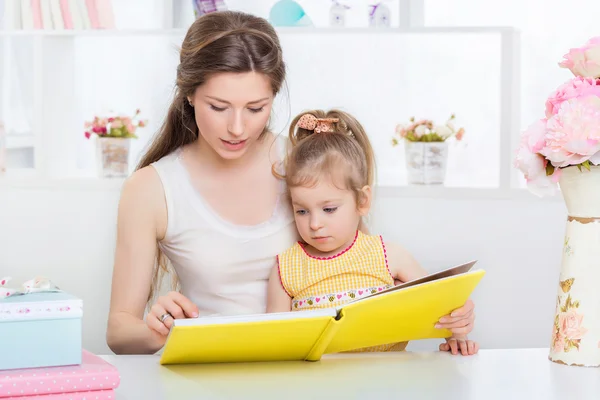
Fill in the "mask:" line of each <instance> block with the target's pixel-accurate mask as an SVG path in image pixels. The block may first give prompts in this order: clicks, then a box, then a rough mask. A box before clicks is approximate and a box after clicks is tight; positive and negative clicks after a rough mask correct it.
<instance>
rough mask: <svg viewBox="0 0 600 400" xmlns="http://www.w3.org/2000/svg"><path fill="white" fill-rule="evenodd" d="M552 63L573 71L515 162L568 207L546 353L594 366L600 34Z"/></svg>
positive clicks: (599, 271)
mask: <svg viewBox="0 0 600 400" xmlns="http://www.w3.org/2000/svg"><path fill="white" fill-rule="evenodd" d="M559 66H560V67H562V68H567V69H569V70H570V71H571V72H572V73H573V75H574V77H573V78H571V79H569V80H568V81H566V82H564V83H563V84H562V85H560V86H559V87H558V88H557V89H556V90H555V91H554V92H553V93H552V94H551V95H550V96H549V97H548V99H547V100H546V107H545V115H544V117H543V118H540V119H539V120H537V121H535V122H534V123H533V124H531V126H529V127H528V129H526V130H525V131H524V132H523V133H522V136H521V143H520V145H519V147H518V149H517V152H516V156H515V160H514V162H515V166H516V167H517V168H518V169H519V170H520V171H521V172H522V173H523V175H524V177H525V180H526V182H527V187H528V189H529V190H530V191H531V192H532V193H534V194H536V195H538V196H540V197H541V196H544V195H553V194H554V193H555V192H557V191H558V190H559V189H560V191H561V193H562V196H563V199H564V201H565V205H566V208H567V213H568V217H567V223H566V224H567V226H566V232H565V238H564V245H563V252H562V262H561V271H560V276H559V285H558V288H557V293H558V297H557V300H556V310H555V317H554V323H553V327H552V338H551V345H550V355H549V358H550V359H551V360H552V361H555V362H557V363H561V364H567V365H582V366H600V290H598V288H597V287H596V286H595V284H596V283H600V268H598V260H600V243H599V242H598V238H599V237H600V166H599V165H600V37H598V38H593V39H591V40H589V41H588V42H587V43H586V44H585V45H584V46H582V47H581V48H575V49H571V50H570V51H569V52H568V53H567V54H565V56H564V60H563V61H562V62H560V63H559Z"/></svg>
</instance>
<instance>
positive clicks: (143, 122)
mask: <svg viewBox="0 0 600 400" xmlns="http://www.w3.org/2000/svg"><path fill="white" fill-rule="evenodd" d="M147 123H148V122H147V121H145V120H140V122H139V123H138V126H139V127H140V128H143V127H145V126H146V124H147Z"/></svg>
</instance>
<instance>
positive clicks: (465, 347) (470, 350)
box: [440, 336, 479, 356]
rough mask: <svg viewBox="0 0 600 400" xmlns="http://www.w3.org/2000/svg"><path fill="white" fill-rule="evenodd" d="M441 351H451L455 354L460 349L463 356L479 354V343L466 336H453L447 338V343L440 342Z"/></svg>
mask: <svg viewBox="0 0 600 400" xmlns="http://www.w3.org/2000/svg"><path fill="white" fill-rule="evenodd" d="M440 351H449V352H451V353H452V354H453V355H456V354H458V352H459V351H460V354H462V355H463V356H471V355H473V354H477V352H478V351H479V345H478V344H477V342H474V341H472V340H469V339H467V337H466V336H452V337H450V338H448V339H446V343H442V344H440Z"/></svg>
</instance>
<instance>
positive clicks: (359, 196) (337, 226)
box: [267, 110, 477, 355]
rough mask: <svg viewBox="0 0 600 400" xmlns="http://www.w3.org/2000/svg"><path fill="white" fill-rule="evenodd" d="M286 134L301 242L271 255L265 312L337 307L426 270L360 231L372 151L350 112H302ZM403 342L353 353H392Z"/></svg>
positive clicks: (453, 344) (454, 347) (471, 348)
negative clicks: (274, 260) (273, 258)
mask: <svg viewBox="0 0 600 400" xmlns="http://www.w3.org/2000/svg"><path fill="white" fill-rule="evenodd" d="M290 140H291V143H292V150H291V153H290V154H289V155H288V157H287V158H286V159H285V175H284V177H285V180H286V183H287V188H288V194H289V198H290V200H291V203H292V207H293V210H294V214H295V221H296V226H297V229H298V232H299V233H300V236H301V237H302V239H303V241H301V242H297V243H295V244H294V245H293V246H292V247H291V248H289V249H288V250H286V251H284V252H283V253H281V254H279V255H278V257H277V265H276V266H275V268H274V269H273V271H272V273H271V276H270V279H269V284H268V295H267V312H285V311H298V310H308V309H318V308H328V307H336V306H339V305H340V304H344V303H346V302H348V301H350V300H353V299H356V298H360V297H364V296H366V295H368V294H370V293H371V292H372V291H373V290H383V289H386V288H389V287H392V286H394V282H395V281H400V282H408V281H411V280H413V279H417V278H420V277H422V276H424V275H426V274H427V273H426V271H425V270H424V269H423V268H422V267H421V266H419V264H418V263H417V262H416V260H415V259H414V258H413V257H412V256H411V255H410V254H409V253H408V252H407V251H406V250H405V249H403V248H402V247H401V246H398V245H395V244H393V243H388V242H385V241H384V240H383V238H382V237H381V236H378V235H368V234H365V233H363V232H362V231H361V230H360V229H359V227H360V225H361V223H362V218H363V217H364V216H365V215H367V213H368V212H369V209H370V206H371V199H372V189H371V188H372V184H373V170H374V156H373V149H372V147H371V144H370V143H369V139H368V136H367V134H366V133H365V131H364V129H363V127H362V126H361V124H360V123H359V122H358V121H357V120H356V119H355V118H354V117H352V116H351V115H349V114H347V113H344V112H341V111H337V110H332V111H329V112H327V113H325V112H323V111H320V110H317V111H312V112H308V113H305V114H301V115H299V116H298V117H296V118H295V119H294V121H293V122H292V125H291V127H290ZM277 175H279V174H277ZM363 231H364V230H363ZM348 293H353V297H352V298H351V297H350V296H349V295H348ZM317 298H318V299H323V300H319V301H318V302H317V301H316V300H315V299H317ZM447 342H448V343H447V346H449V347H450V350H451V351H452V353H453V354H457V353H458V350H460V352H461V353H462V354H463V355H467V354H475V353H476V352H477V344H476V343H474V342H472V341H470V340H467V339H466V337H465V336H460V335H454V336H453V337H452V338H450V339H448V340H447ZM406 344H407V343H391V344H388V345H383V346H377V347H370V348H367V349H360V351H394V350H396V351H398V350H404V349H405V347H406ZM440 349H441V350H447V348H445V347H443V346H440Z"/></svg>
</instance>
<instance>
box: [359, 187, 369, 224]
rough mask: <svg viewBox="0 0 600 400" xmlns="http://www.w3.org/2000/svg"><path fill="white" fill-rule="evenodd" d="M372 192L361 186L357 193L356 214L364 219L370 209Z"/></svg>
mask: <svg viewBox="0 0 600 400" xmlns="http://www.w3.org/2000/svg"><path fill="white" fill-rule="evenodd" d="M372 196H373V194H372V191H371V187H370V186H369V185H366V186H363V188H362V189H360V191H359V193H358V213H359V214H360V215H361V216H362V217H364V216H365V215H367V214H368V213H369V210H370V209H371V200H372Z"/></svg>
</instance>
